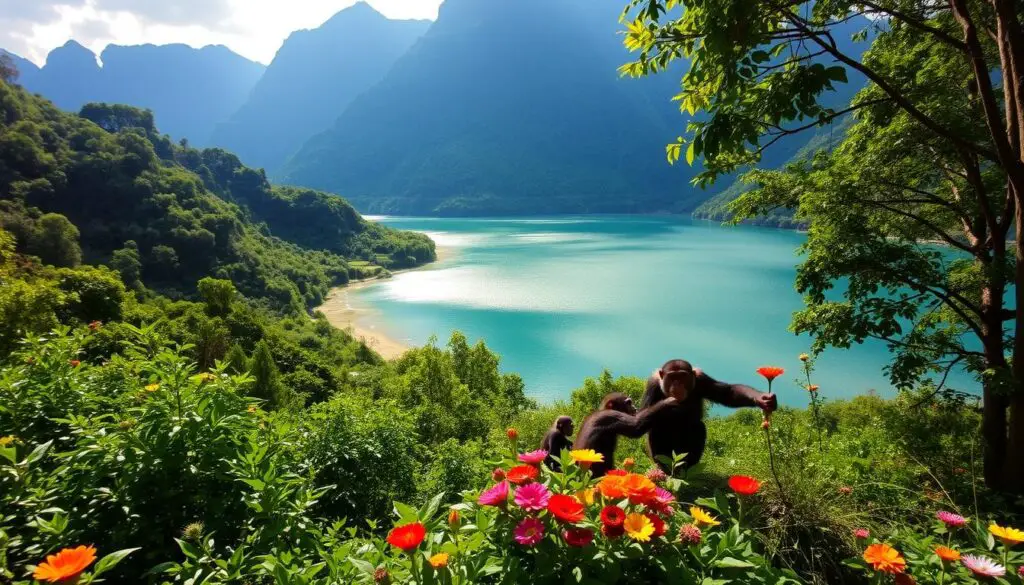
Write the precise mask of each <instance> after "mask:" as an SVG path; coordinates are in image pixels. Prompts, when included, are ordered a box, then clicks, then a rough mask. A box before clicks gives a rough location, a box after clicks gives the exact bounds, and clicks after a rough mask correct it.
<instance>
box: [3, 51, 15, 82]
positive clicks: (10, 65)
mask: <svg viewBox="0 0 1024 585" xmlns="http://www.w3.org/2000/svg"><path fill="white" fill-rule="evenodd" d="M19 76H20V73H19V72H18V66H17V65H15V64H14V59H11V56H10V55H0V80H3V82H4V83H14V82H16V81H18V77H19Z"/></svg>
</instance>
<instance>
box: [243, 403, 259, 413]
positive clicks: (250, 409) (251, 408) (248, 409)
mask: <svg viewBox="0 0 1024 585" xmlns="http://www.w3.org/2000/svg"><path fill="white" fill-rule="evenodd" d="M256 410H257V409H256V405H255V404H250V405H249V408H246V409H245V411H246V412H248V413H249V414H256Z"/></svg>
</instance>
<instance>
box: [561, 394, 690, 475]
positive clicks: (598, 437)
mask: <svg viewBox="0 0 1024 585" xmlns="http://www.w3.org/2000/svg"><path fill="white" fill-rule="evenodd" d="M677 406H678V405H677V403H676V401H675V400H663V401H660V402H659V403H658V404H656V405H654V406H652V407H651V408H645V409H643V410H641V411H640V412H638V413H635V414H633V413H631V412H629V408H628V407H627V403H626V396H625V395H624V394H620V393H614V394H609V395H608V396H606V397H605V398H604V400H603V401H601V410H597V411H594V412H592V413H590V415H589V416H587V418H585V419H583V425H582V426H581V427H580V432H579V436H578V437H577V438H576V448H577V449H593V450H594V451H597V452H598V453H600V454H602V455H604V462H603V463H595V464H593V465H591V466H590V472H591V474H593V476H594V477H601V476H603V475H604V474H606V473H608V471H609V470H611V469H614V468H615V448H616V447H617V446H618V442H619V435H623V436H626V437H630V438H634V439H635V438H639V437H642V436H643V435H644V433H646V432H647V430H648V429H650V428H651V426H652V425H653V424H654V423H655V422H656V421H658V419H659V417H663V416H664V415H666V414H667V413H669V412H670V411H671V410H673V409H675V408H677Z"/></svg>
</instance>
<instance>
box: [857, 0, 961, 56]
mask: <svg viewBox="0 0 1024 585" xmlns="http://www.w3.org/2000/svg"><path fill="white" fill-rule="evenodd" d="M861 4H863V5H864V6H868V7H870V8H872V9H874V10H876V11H878V12H879V13H882V14H888V15H890V16H893V17H895V18H898V19H899V20H902V21H903V22H905V23H907V24H908V25H910V26H912V27H914V28H916V29H918V30H920V31H924V32H926V33H929V34H932V35H935V36H936V37H938V38H939V39H941V40H942V41H943V42H945V43H946V44H948V45H950V46H952V47H954V48H956V49H957V50H959V51H963V52H965V53H966V52H967V43H964V42H963V41H961V40H960V39H956V38H953V37H952V36H950V35H949V34H948V33H946V32H945V31H943V30H942V29H938V28H935V27H933V26H929V25H928V24H925V22H924V21H922V20H920V19H918V18H914V17H912V16H910V15H909V14H907V13H905V12H903V11H900V10H895V9H893V8H883V7H882V6H879V5H878V4H875V3H874V2H870V1H864V0H862V1H861Z"/></svg>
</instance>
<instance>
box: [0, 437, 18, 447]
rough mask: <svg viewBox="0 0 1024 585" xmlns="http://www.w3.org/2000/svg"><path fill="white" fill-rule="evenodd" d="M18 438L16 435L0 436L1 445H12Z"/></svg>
mask: <svg viewBox="0 0 1024 585" xmlns="http://www.w3.org/2000/svg"><path fill="white" fill-rule="evenodd" d="M17 440H18V438H17V437H15V436H14V435H7V436H6V437H0V447H10V446H11V445H13V444H14V442H15V441H17Z"/></svg>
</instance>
